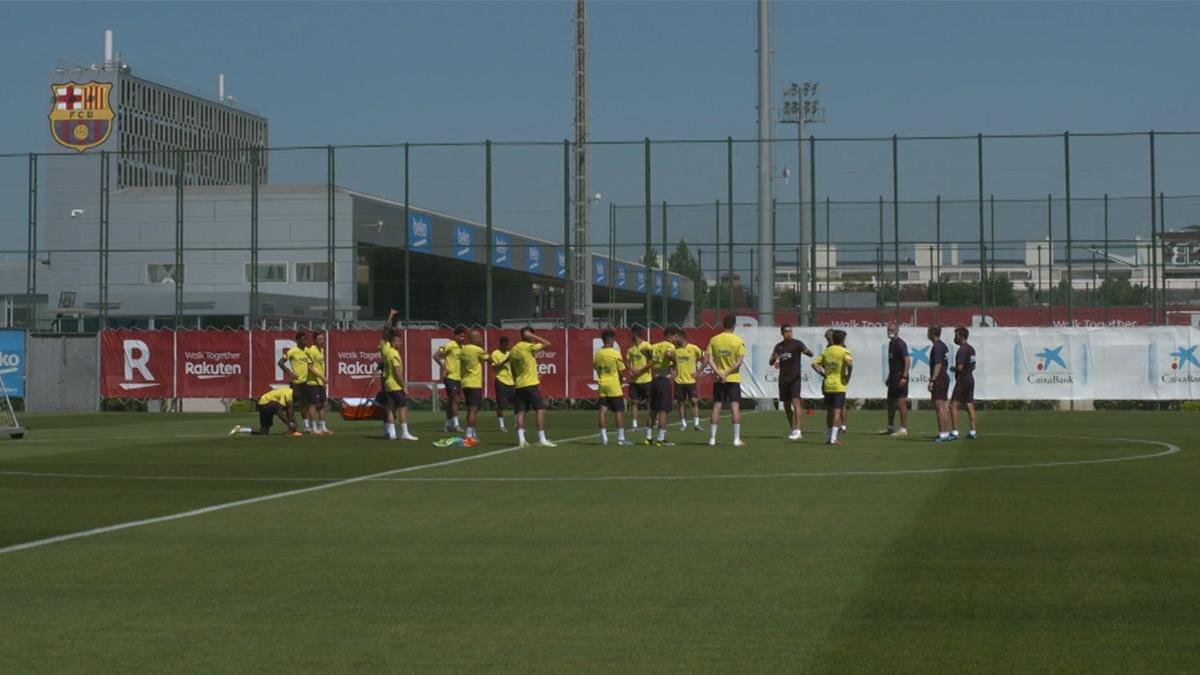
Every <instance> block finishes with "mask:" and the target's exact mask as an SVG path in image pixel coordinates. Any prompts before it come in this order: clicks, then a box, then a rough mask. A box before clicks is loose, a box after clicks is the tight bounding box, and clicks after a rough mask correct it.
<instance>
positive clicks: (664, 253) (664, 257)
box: [609, 200, 671, 326]
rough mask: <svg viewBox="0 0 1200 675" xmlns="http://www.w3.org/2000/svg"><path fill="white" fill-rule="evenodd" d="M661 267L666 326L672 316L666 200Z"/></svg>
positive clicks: (665, 203)
mask: <svg viewBox="0 0 1200 675" xmlns="http://www.w3.org/2000/svg"><path fill="white" fill-rule="evenodd" d="M660 266H661V267H662V277H663V285H662V322H663V325H664V326H666V325H667V324H668V323H670V316H669V313H668V312H667V296H668V295H670V294H669V293H668V292H667V289H668V287H669V286H670V285H671V284H670V279H668V278H667V267H668V266H667V202H666V201H665V200H664V201H663V203H662V262H661V263H660ZM611 272H612V270H609V273H611Z"/></svg>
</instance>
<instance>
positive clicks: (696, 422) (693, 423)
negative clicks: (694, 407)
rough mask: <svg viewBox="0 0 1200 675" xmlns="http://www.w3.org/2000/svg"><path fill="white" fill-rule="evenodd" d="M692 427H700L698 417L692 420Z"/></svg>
mask: <svg viewBox="0 0 1200 675" xmlns="http://www.w3.org/2000/svg"><path fill="white" fill-rule="evenodd" d="M692 426H694V427H698V426H700V418H699V417H693V418H692Z"/></svg>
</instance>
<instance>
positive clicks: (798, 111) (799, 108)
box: [780, 82, 828, 326]
mask: <svg viewBox="0 0 1200 675" xmlns="http://www.w3.org/2000/svg"><path fill="white" fill-rule="evenodd" d="M820 86H821V83H820V82H805V83H803V84H798V83H796V82H793V83H791V84H790V85H789V86H788V87H786V88H785V89H784V90H783V115H782V118H781V119H780V122H781V123H782V124H795V125H796V195H797V197H796V202H797V210H799V212H800V213H799V219H798V223H799V228H800V231H799V238H798V239H797V242H798V246H797V247H796V250H797V255H796V258H797V260H796V276H797V278H798V281H797V289H798V290H799V296H800V298H799V299H800V312H799V314H800V325H801V326H807V325H808V323H809V319H810V317H812V319H813V321H815V320H816V318H815V316H816V312H815V309H816V295H815V293H813V292H809V289H808V288H807V283H806V279H807V277H808V274H809V262H810V260H813V259H815V256H813V255H812V254H811V252H810V250H809V246H810V245H811V246H816V244H817V242H816V240H815V239H814V240H813V241H812V242H811V244H810V243H806V237H807V233H808V228H805V226H804V220H805V213H804V126H805V125H806V124H820V123H822V122H824V121H825V109H824V108H823V107H821V102H820V101H819V100H818V99H817V89H818V88H819V87H820ZM809 199H816V195H815V194H814V195H809ZM826 245H828V242H826ZM813 273H815V270H813ZM826 274H828V271H827V272H826ZM814 288H815V286H814Z"/></svg>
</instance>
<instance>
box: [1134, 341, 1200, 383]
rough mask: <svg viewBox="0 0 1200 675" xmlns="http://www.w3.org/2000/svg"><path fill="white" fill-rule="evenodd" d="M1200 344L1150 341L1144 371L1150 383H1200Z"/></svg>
mask: <svg viewBox="0 0 1200 675" xmlns="http://www.w3.org/2000/svg"><path fill="white" fill-rule="evenodd" d="M1197 348H1200V345H1179V344H1171V345H1161V344H1157V343H1151V344H1150V348H1149V350H1148V354H1149V360H1150V363H1149V367H1148V368H1147V369H1146V372H1147V373H1148V375H1149V379H1150V383H1151V384H1158V383H1160V382H1161V383H1163V384H1200V355H1198V354H1197V353H1196V351H1197Z"/></svg>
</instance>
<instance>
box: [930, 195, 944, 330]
mask: <svg viewBox="0 0 1200 675" xmlns="http://www.w3.org/2000/svg"><path fill="white" fill-rule="evenodd" d="M933 226H934V237H935V240H936V242H937V258H936V262H935V263H934V270H933V279H931V280H930V281H932V282H933V283H936V284H937V286H936V287H935V288H936V289H937V310H936V311H937V317H938V321H939V322H940V321H941V319H942V196H941V195H938V196H937V198H936V199H935V200H934V202H933Z"/></svg>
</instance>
